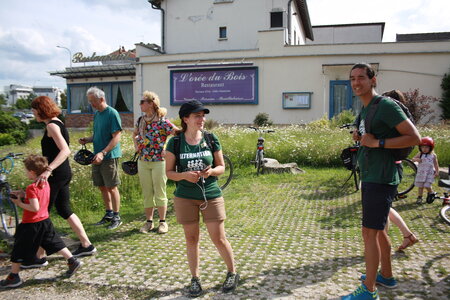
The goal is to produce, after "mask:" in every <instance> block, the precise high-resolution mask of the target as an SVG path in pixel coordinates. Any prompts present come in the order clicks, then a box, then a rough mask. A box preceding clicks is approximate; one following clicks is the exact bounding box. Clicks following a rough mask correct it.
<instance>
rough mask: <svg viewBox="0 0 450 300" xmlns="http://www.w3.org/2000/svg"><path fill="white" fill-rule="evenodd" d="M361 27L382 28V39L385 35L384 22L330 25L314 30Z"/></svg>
mask: <svg viewBox="0 0 450 300" xmlns="http://www.w3.org/2000/svg"><path fill="white" fill-rule="evenodd" d="M361 26H381V38H382V39H383V34H384V26H385V23H384V22H374V23H350V24H329V25H314V26H312V28H313V29H314V28H326V27H361Z"/></svg>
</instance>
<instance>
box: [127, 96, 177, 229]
mask: <svg viewBox="0 0 450 300" xmlns="http://www.w3.org/2000/svg"><path fill="white" fill-rule="evenodd" d="M140 106H141V111H142V112H143V113H144V115H143V116H142V117H140V118H139V119H138V121H137V123H136V126H135V130H134V132H133V136H134V138H133V141H134V147H135V149H136V152H138V153H139V160H138V170H139V172H138V174H139V180H140V183H141V187H142V193H143V195H144V209H145V216H146V218H147V221H146V222H145V224H144V225H143V226H142V228H141V229H140V230H139V231H140V232H143V233H146V232H149V231H151V230H153V228H154V225H153V212H154V209H155V207H157V208H158V214H159V226H158V233H166V232H167V231H168V229H169V227H168V226H167V223H166V220H165V219H166V212H167V195H166V182H167V176H166V172H165V161H164V158H163V151H164V144H165V143H166V141H167V137H168V136H169V135H171V134H173V133H174V132H175V130H178V128H177V127H176V126H175V125H173V124H172V123H171V122H170V121H169V120H168V119H166V118H165V115H166V114H167V109H165V108H163V107H160V101H159V98H158V95H156V94H155V93H153V92H149V91H145V92H144V95H143V97H142V100H141V102H140Z"/></svg>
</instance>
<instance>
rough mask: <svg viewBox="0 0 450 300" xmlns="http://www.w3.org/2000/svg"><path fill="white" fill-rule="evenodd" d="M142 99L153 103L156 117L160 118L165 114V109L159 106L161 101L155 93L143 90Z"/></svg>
mask: <svg viewBox="0 0 450 300" xmlns="http://www.w3.org/2000/svg"><path fill="white" fill-rule="evenodd" d="M142 97H143V99H145V100H147V101H148V102H149V103H153V107H154V109H155V111H156V113H157V114H158V117H160V118H162V117H164V116H166V115H167V109H166V108H164V107H161V101H160V100H159V97H158V95H157V94H156V93H154V92H150V91H145V92H144V94H143V96H142Z"/></svg>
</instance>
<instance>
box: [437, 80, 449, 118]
mask: <svg viewBox="0 0 450 300" xmlns="http://www.w3.org/2000/svg"><path fill="white" fill-rule="evenodd" d="M441 88H442V99H441V101H440V103H439V106H440V107H441V108H442V115H441V117H442V119H444V120H449V119H450V73H449V74H445V75H444V78H442V83H441Z"/></svg>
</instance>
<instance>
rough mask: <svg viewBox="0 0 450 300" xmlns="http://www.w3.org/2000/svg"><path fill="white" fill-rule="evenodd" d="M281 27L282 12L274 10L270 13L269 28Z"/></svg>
mask: <svg viewBox="0 0 450 300" xmlns="http://www.w3.org/2000/svg"><path fill="white" fill-rule="evenodd" d="M277 27H283V12H282V11H274V12H271V13H270V28H277Z"/></svg>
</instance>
